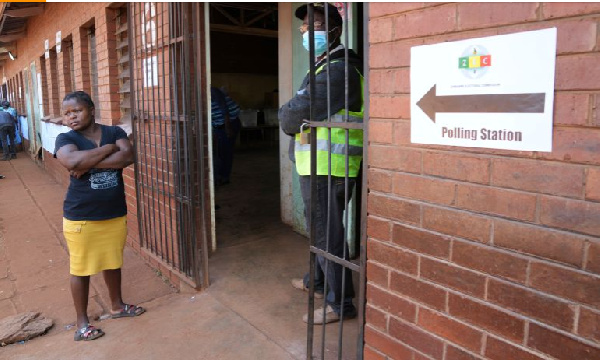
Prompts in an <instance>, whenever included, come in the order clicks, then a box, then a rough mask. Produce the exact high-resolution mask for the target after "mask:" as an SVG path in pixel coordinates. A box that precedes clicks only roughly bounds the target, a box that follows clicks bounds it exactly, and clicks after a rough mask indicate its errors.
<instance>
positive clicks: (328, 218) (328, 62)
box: [311, 6, 335, 360]
mask: <svg viewBox="0 0 600 362" xmlns="http://www.w3.org/2000/svg"><path fill="white" fill-rule="evenodd" d="M323 9H324V12H325V13H324V15H325V29H326V39H327V51H326V52H327V54H326V56H327V58H326V60H325V61H326V68H327V90H326V94H327V121H329V120H330V118H331V117H330V115H329V114H330V112H331V79H330V71H329V70H330V68H329V67H330V65H331V59H330V53H329V7H327V6H325V7H324V8H323ZM313 26H314V25H313ZM315 55H316V54H315ZM319 55H320V54H319ZM314 61H315V59H314V58H313V59H311V62H313V63H314ZM316 76H317V75H316V74H315V77H316ZM311 105H312V103H311ZM311 108H312V106H311ZM313 120H314V121H318V120H316V119H311V121H313ZM327 135H328V137H327V150H328V152H327V162H328V165H327V216H326V220H325V251H326V252H327V253H329V251H330V247H329V242H330V241H331V240H330V238H329V233H330V231H331V128H330V127H328V128H327ZM317 142H318V141H317ZM317 162H318V161H317ZM315 177H316V178H318V174H317V175H316V176H315ZM318 260H319V257H317V262H318ZM319 264H320V263H319ZM330 267H331V265H330V260H329V259H325V270H323V273H324V278H323V279H324V283H323V296H327V294H328V292H329V288H331V286H330V285H329V283H328V280H327V279H328V278H327V275H328V274H329V268H330ZM333 267H334V268H335V265H334V266H333ZM321 268H322V267H321ZM334 293H335V291H334ZM326 311H327V298H326V297H325V298H323V316H325V314H326ZM325 326H326V323H322V324H321V359H322V360H324V359H325V341H326V331H327V330H326V329H325Z"/></svg>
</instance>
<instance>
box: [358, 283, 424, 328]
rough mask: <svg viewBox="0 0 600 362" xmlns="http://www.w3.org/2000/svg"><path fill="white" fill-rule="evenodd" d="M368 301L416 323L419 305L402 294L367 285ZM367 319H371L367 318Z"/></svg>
mask: <svg viewBox="0 0 600 362" xmlns="http://www.w3.org/2000/svg"><path fill="white" fill-rule="evenodd" d="M367 301H368V302H369V304H371V305H373V306H376V307H377V308H379V309H381V310H383V311H385V312H386V313H389V314H391V315H392V316H394V317H395V318H400V319H403V320H405V321H407V322H411V323H414V322H415V317H416V316H417V306H416V305H415V304H413V303H411V302H409V301H407V300H405V299H403V298H401V297H400V296H397V295H394V294H391V293H388V292H386V291H384V290H381V289H379V288H376V287H375V286H373V285H368V286H367ZM367 321H369V320H368V319H367Z"/></svg>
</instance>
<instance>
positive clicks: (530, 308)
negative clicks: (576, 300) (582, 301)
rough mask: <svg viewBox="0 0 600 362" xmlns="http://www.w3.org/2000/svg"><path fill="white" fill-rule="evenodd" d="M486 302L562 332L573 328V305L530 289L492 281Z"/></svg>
mask: <svg viewBox="0 0 600 362" xmlns="http://www.w3.org/2000/svg"><path fill="white" fill-rule="evenodd" d="M487 300H488V301H490V302H491V303H494V304H497V305H500V306H502V307H504V308H508V309H510V310H513V311H515V312H518V313H522V314H524V315H526V316H529V317H532V318H535V319H537V320H539V321H541V322H544V323H547V324H550V325H553V326H556V327H559V328H562V329H564V330H570V329H571V328H572V327H573V323H574V316H575V309H574V305H570V304H568V303H565V302H563V301H560V300H558V299H555V298H550V297H547V296H545V295H543V294H541V293H538V292H536V291H533V290H531V289H526V288H521V287H517V286H515V285H511V284H508V283H503V282H500V281H497V280H493V279H492V280H490V282H489V286H488V295H487Z"/></svg>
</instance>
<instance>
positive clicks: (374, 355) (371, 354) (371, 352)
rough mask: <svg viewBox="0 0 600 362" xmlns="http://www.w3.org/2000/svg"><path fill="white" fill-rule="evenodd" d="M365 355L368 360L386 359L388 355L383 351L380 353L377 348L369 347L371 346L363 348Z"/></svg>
mask: <svg viewBox="0 0 600 362" xmlns="http://www.w3.org/2000/svg"><path fill="white" fill-rule="evenodd" d="M363 357H364V359H365V360H367V361H371V360H385V359H386V356H385V355H384V354H382V353H379V352H378V351H377V350H375V349H373V348H371V347H369V346H365V347H364V349H363Z"/></svg>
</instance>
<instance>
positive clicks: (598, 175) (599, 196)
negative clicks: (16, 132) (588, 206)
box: [585, 168, 600, 201]
mask: <svg viewBox="0 0 600 362" xmlns="http://www.w3.org/2000/svg"><path fill="white" fill-rule="evenodd" d="M585 199H586V200H592V201H600V168H588V169H587V177H586V181H585Z"/></svg>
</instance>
